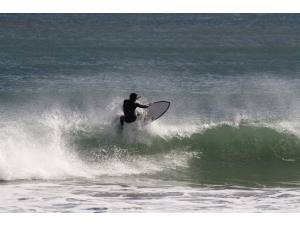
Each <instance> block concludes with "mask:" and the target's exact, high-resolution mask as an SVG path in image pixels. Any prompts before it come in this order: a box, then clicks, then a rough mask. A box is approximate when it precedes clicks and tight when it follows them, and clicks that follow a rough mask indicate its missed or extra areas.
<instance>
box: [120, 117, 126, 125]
mask: <svg viewBox="0 0 300 225" xmlns="http://www.w3.org/2000/svg"><path fill="white" fill-rule="evenodd" d="M124 120H125V116H121V117H120V124H121V127H123V126H124Z"/></svg>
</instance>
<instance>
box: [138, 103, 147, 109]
mask: <svg viewBox="0 0 300 225" xmlns="http://www.w3.org/2000/svg"><path fill="white" fill-rule="evenodd" d="M136 106H137V107H139V108H143V109H145V108H148V107H149V106H148V105H141V104H139V103H136Z"/></svg>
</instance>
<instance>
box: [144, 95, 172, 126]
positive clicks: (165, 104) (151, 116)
mask: <svg viewBox="0 0 300 225" xmlns="http://www.w3.org/2000/svg"><path fill="white" fill-rule="evenodd" d="M170 104H171V103H170V102H169V101H158V102H153V103H152V104H151V105H150V106H149V107H148V108H147V109H145V112H146V115H145V116H144V123H146V124H148V123H151V122H153V121H155V120H157V119H159V118H160V117H161V116H162V115H164V114H165V113H166V112H167V111H168V109H169V108H170Z"/></svg>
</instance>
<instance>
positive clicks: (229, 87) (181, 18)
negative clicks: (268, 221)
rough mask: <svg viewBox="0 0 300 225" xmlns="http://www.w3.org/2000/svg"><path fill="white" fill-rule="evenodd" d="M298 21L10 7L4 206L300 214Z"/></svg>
mask: <svg viewBox="0 0 300 225" xmlns="http://www.w3.org/2000/svg"><path fill="white" fill-rule="evenodd" d="M299 20H300V17H299V16H298V15H293V14H291V15H281V14H276V15H272V14H269V15H256V14H252V15H248V14H245V15H237V14H228V15H222V14H219V15H215V14H205V15H202V14H174V15H168V14H156V15H152V14H149V15H148V14H145V15H142V14H131V15H119V14H105V15H104V14H88V15H87V14H68V15H66V14H52V15H50V14H26V15H25V14H1V15H0V26H1V27H2V28H3V33H1V35H0V45H1V49H2V50H1V53H0V196H1V197H0V203H1V206H0V212H298V211H299V209H300V189H299V185H300V183H299V182H300V172H299V171H300V170H299V169H300V117H299V109H300V91H299V90H300V82H299V71H300V68H299V65H298V62H299V60H298V59H299V56H300V55H299V41H298V37H299V34H300V30H299V28H298V24H299ZM131 92H137V93H138V94H140V95H142V99H141V101H142V103H143V104H147V103H149V102H154V101H159V100H167V101H170V102H171V107H170V109H169V111H168V112H167V113H166V114H165V115H164V116H163V117H161V118H160V119H158V120H157V121H155V122H153V123H151V124H149V125H147V126H145V127H143V128H141V127H139V126H136V127H135V129H128V130H126V129H125V130H123V131H120V130H119V129H118V124H117V123H116V121H118V117H119V115H121V114H122V102H123V100H124V99H125V98H128V95H129V94H130V93H131Z"/></svg>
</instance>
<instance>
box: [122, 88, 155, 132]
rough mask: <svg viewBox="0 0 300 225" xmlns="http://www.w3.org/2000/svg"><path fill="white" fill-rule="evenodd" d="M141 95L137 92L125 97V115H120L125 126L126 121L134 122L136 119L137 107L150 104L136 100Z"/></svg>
mask: <svg viewBox="0 0 300 225" xmlns="http://www.w3.org/2000/svg"><path fill="white" fill-rule="evenodd" d="M139 98H140V96H138V95H137V94H136V93H131V94H130V95H129V99H125V100H124V102H123V112H124V115H123V116H121V117H120V123H121V126H122V127H123V126H124V122H126V123H133V122H134V121H136V118H137V116H136V114H135V109H136V108H143V109H144V108H148V107H149V106H147V105H141V104H139V103H137V102H136V100H137V99H139Z"/></svg>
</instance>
